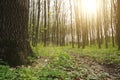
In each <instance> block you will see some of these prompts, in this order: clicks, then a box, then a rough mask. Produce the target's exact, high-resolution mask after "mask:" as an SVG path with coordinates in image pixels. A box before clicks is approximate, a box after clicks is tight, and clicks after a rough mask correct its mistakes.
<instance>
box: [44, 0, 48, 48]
mask: <svg viewBox="0 0 120 80" xmlns="http://www.w3.org/2000/svg"><path fill="white" fill-rule="evenodd" d="M46 20H47V19H46V0H44V47H46V44H47V43H46V42H47V24H46V23H47V22H46Z"/></svg>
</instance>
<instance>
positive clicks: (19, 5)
mask: <svg viewBox="0 0 120 80" xmlns="http://www.w3.org/2000/svg"><path fill="white" fill-rule="evenodd" d="M28 19H29V0H12V1H11V0H0V59H3V60H5V61H7V62H8V64H9V65H11V66H17V65H22V64H26V58H27V56H29V55H32V50H31V48H30V44H29V39H28Z"/></svg>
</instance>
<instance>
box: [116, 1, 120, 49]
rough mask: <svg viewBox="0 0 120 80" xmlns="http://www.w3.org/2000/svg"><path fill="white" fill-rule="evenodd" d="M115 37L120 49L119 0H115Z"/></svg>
mask: <svg viewBox="0 0 120 80" xmlns="http://www.w3.org/2000/svg"><path fill="white" fill-rule="evenodd" d="M116 37H117V44H118V50H120V0H117V26H116Z"/></svg>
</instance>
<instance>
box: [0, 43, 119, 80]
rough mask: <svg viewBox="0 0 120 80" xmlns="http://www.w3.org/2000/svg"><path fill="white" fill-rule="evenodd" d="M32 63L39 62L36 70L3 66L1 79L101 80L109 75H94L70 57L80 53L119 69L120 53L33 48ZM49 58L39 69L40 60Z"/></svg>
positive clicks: (113, 49) (30, 67)
mask: <svg viewBox="0 0 120 80" xmlns="http://www.w3.org/2000/svg"><path fill="white" fill-rule="evenodd" d="M33 51H34V53H35V56H34V58H30V59H31V60H32V61H33V62H35V61H38V62H37V63H36V64H35V65H36V66H37V67H34V66H32V65H30V66H28V67H24V66H21V67H18V68H10V67H9V66H2V65H0V80H73V79H77V77H78V76H79V77H81V78H82V79H84V80H92V79H94V80H101V76H102V77H103V76H104V77H106V76H107V75H108V74H107V73H100V75H101V76H98V75H97V74H95V73H94V72H93V71H92V70H91V69H89V68H88V67H86V65H84V64H81V65H76V64H75V63H74V62H75V60H73V59H71V56H70V54H78V55H80V56H83V57H89V58H91V59H93V60H95V61H96V62H98V63H100V64H103V65H112V66H116V67H117V68H119V67H120V58H119V56H120V51H117V49H116V48H112V47H111V48H108V49H98V48H97V47H96V46H93V47H86V48H85V49H78V48H71V47H70V46H66V47H42V46H41V45H37V47H33ZM40 56H41V57H42V58H43V59H44V58H50V59H51V60H50V61H48V62H47V64H46V65H45V66H44V67H41V66H39V60H37V59H39V57H40Z"/></svg>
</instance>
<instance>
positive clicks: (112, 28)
mask: <svg viewBox="0 0 120 80" xmlns="http://www.w3.org/2000/svg"><path fill="white" fill-rule="evenodd" d="M111 30H112V46H113V47H115V41H114V27H113V0H112V1H111Z"/></svg>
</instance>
